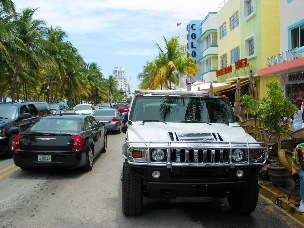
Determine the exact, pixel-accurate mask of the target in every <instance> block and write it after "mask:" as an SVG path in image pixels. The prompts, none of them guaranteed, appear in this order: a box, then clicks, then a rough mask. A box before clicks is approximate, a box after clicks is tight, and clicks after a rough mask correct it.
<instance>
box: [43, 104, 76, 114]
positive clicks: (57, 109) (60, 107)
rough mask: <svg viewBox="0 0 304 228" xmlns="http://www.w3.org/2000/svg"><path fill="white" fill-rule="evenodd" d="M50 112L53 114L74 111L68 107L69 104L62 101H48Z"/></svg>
mask: <svg viewBox="0 0 304 228" xmlns="http://www.w3.org/2000/svg"><path fill="white" fill-rule="evenodd" d="M49 106H50V109H51V112H52V114H53V115H56V114H60V113H69V112H74V111H72V110H70V109H69V106H68V105H67V104H66V103H64V102H58V103H49Z"/></svg>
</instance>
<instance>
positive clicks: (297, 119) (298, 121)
mask: <svg viewBox="0 0 304 228" xmlns="http://www.w3.org/2000/svg"><path fill="white" fill-rule="evenodd" d="M294 102H295V105H296V107H297V109H298V111H297V112H296V113H295V114H294V117H293V119H292V127H291V131H296V130H299V129H301V128H303V127H304V124H303V119H304V112H303V105H302V98H297V99H295V100H294Z"/></svg>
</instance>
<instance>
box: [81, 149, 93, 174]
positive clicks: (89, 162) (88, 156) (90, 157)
mask: <svg viewBox="0 0 304 228" xmlns="http://www.w3.org/2000/svg"><path fill="white" fill-rule="evenodd" d="M93 156H94V155H93V150H92V148H91V147H89V149H88V151H87V154H86V164H85V165H84V166H83V170H84V171H91V170H92V169H93V159H94V157H93Z"/></svg>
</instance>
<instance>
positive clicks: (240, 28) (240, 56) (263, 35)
mask: <svg viewBox="0 0 304 228" xmlns="http://www.w3.org/2000/svg"><path fill="white" fill-rule="evenodd" d="M217 28H218V70H217V74H216V75H217V79H218V82H227V81H228V82H231V83H232V85H234V84H235V82H236V79H237V78H240V79H241V82H242V85H243V86H242V90H241V95H243V94H244V93H246V85H247V84H248V78H249V74H250V73H252V74H253V75H254V76H256V77H255V78H256V86H257V94H258V96H259V97H263V96H265V91H266V83H267V82H268V81H270V80H272V79H273V78H274V77H276V76H273V75H272V76H269V77H263V78H262V77H257V71H258V70H259V69H261V68H264V67H266V66H267V61H266V59H267V57H268V56H271V55H274V54H275V53H278V52H279V50H280V25H279V0H271V1H265V0H229V1H227V2H226V3H225V5H224V6H223V7H222V8H221V9H220V10H219V12H218V13H217ZM230 90H233V86H232V87H231V88H230Z"/></svg>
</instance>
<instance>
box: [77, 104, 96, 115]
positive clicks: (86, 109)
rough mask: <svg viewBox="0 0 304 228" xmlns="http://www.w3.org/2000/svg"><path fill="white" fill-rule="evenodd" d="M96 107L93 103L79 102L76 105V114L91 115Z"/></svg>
mask: <svg viewBox="0 0 304 228" xmlns="http://www.w3.org/2000/svg"><path fill="white" fill-rule="evenodd" d="M94 109H95V108H94V107H93V105H92V104H78V105H76V106H75V107H74V112H75V113H76V114H89V115H91V114H92V113H93V110H94Z"/></svg>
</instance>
